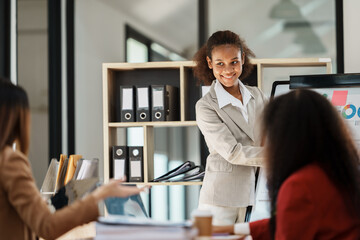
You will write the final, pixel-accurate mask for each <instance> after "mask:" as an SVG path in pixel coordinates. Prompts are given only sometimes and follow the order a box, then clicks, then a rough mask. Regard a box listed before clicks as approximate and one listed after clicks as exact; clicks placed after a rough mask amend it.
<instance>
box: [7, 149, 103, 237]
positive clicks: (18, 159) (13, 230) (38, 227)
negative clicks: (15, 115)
mask: <svg viewBox="0 0 360 240" xmlns="http://www.w3.org/2000/svg"><path fill="white" fill-rule="evenodd" d="M0 206H1V211H0V239H16V240H33V239H35V236H36V235H37V236H39V237H42V238H45V239H55V238H57V237H59V236H60V235H62V234H63V233H65V232H67V231H69V230H70V229H72V228H74V227H76V226H78V225H81V224H84V223H88V222H90V221H95V220H96V219H97V217H98V216H99V211H98V205H97V203H96V201H95V199H94V197H92V195H87V196H86V197H84V198H83V199H81V200H79V201H76V202H74V203H73V204H72V205H70V206H68V207H64V208H62V209H60V210H58V211H56V212H55V213H51V212H50V210H49V208H48V206H47V204H46V202H45V201H44V200H43V199H42V197H41V195H40V192H39V190H38V189H37V187H36V184H35V181H34V178H33V176H32V172H31V168H30V163H29V161H28V159H27V157H26V156H24V155H23V154H22V153H21V152H19V151H14V150H13V149H12V148H11V147H10V146H7V147H5V148H4V149H3V150H2V151H1V152H0Z"/></svg>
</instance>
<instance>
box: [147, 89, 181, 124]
mask: <svg viewBox="0 0 360 240" xmlns="http://www.w3.org/2000/svg"><path fill="white" fill-rule="evenodd" d="M151 96H152V109H151V116H152V121H176V120H180V119H179V101H180V99H179V89H178V88H177V87H174V86H170V85H152V86H151Z"/></svg>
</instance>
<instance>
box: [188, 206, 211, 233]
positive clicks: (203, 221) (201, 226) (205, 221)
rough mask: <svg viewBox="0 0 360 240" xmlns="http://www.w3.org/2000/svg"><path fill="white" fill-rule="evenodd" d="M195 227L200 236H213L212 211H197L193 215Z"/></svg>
mask: <svg viewBox="0 0 360 240" xmlns="http://www.w3.org/2000/svg"><path fill="white" fill-rule="evenodd" d="M191 216H192V218H193V221H194V226H195V227H196V228H197V229H198V236H199V237H205V236H211V235H212V213H211V211H210V210H203V209H195V210H194V211H193V212H192V214H191Z"/></svg>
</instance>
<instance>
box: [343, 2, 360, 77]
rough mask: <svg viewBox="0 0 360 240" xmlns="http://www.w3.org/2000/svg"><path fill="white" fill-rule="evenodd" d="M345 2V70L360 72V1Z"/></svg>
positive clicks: (347, 71)
mask: <svg viewBox="0 0 360 240" xmlns="http://www.w3.org/2000/svg"><path fill="white" fill-rule="evenodd" d="M343 4H344V72H345V73H359V72H360V64H359V62H360V60H359V57H360V31H359V23H360V15H359V11H360V1H359V0H346V1H343Z"/></svg>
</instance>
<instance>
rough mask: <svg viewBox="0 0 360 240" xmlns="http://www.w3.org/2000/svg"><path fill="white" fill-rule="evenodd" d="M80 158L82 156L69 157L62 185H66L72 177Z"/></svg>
mask: <svg viewBox="0 0 360 240" xmlns="http://www.w3.org/2000/svg"><path fill="white" fill-rule="evenodd" d="M81 158H82V155H70V157H69V162H68V166H67V171H66V175H65V181H64V184H65V185H66V184H67V183H68V182H69V181H70V180H71V179H72V178H73V177H74V173H75V170H76V166H77V162H78V161H79V160H80V159H81Z"/></svg>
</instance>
